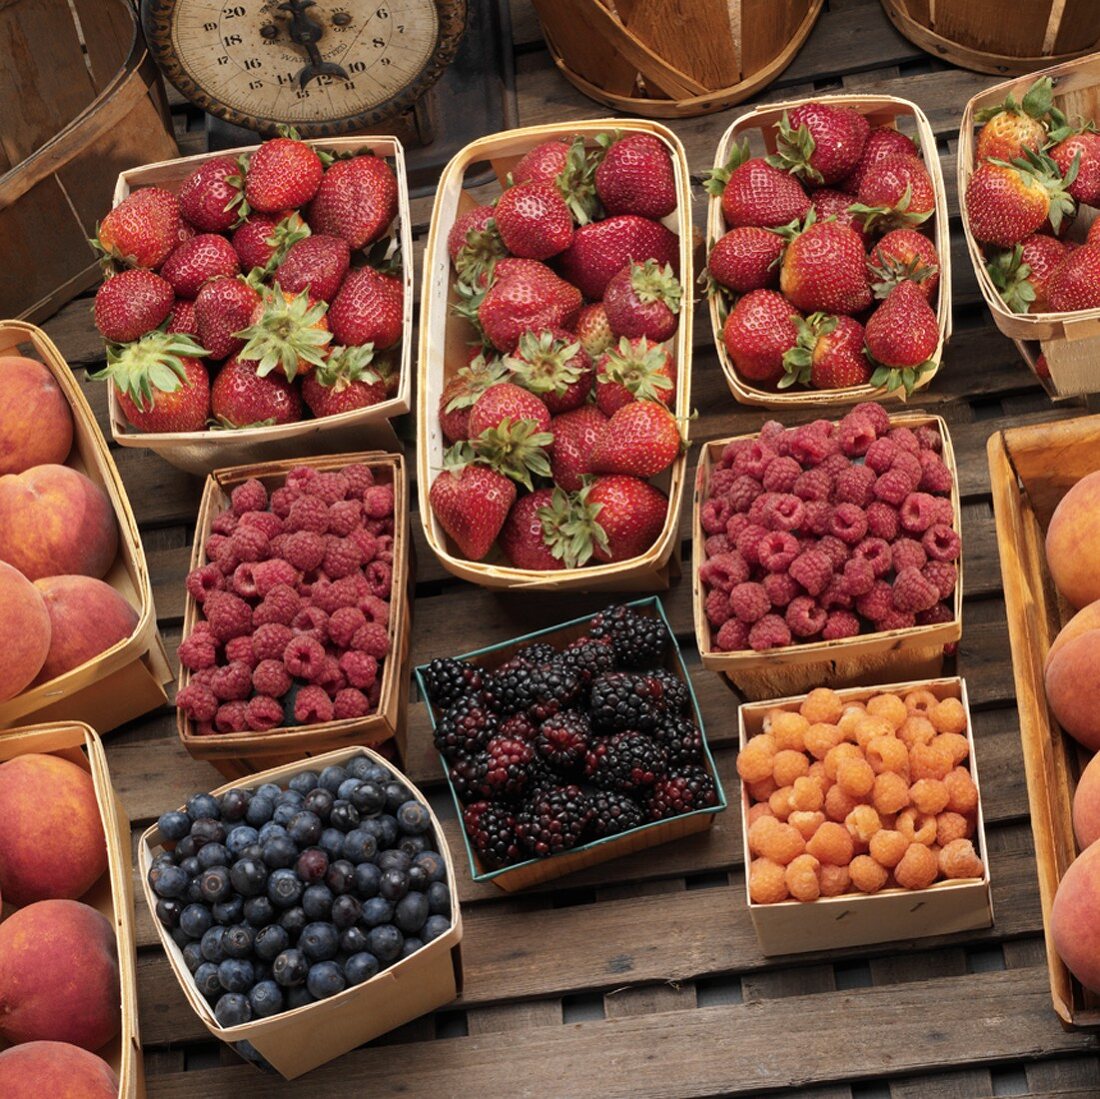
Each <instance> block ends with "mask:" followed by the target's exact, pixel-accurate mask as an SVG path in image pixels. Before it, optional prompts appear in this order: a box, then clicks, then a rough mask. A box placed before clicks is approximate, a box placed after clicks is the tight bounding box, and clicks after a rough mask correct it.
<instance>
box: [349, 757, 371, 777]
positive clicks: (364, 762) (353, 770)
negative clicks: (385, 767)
mask: <svg viewBox="0 0 1100 1099" xmlns="http://www.w3.org/2000/svg"><path fill="white" fill-rule="evenodd" d="M373 766H374V764H373V763H371V761H370V757H369V756H352V758H351V759H349V760H348V761H347V763H346V764H345V765H344V769H345V770H346V771H347V773H348V777H349V778H354V779H358V780H359V781H360V782H363V781H364V780H365V779H366V777H367V772H368V771H370V769H371V768H372V767H373Z"/></svg>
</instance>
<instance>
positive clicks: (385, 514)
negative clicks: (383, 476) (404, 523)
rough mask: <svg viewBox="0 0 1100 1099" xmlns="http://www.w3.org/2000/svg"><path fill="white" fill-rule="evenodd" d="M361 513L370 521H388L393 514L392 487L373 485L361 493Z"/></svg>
mask: <svg viewBox="0 0 1100 1099" xmlns="http://www.w3.org/2000/svg"><path fill="white" fill-rule="evenodd" d="M363 512H364V514H365V515H368V516H369V517H370V518H371V519H388V518H389V517H390V516H391V515H392V514H393V485H374V486H373V487H372V488H368V489H367V491H366V492H364V493H363Z"/></svg>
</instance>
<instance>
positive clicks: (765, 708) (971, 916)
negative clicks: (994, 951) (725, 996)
mask: <svg viewBox="0 0 1100 1099" xmlns="http://www.w3.org/2000/svg"><path fill="white" fill-rule="evenodd" d="M916 689H923V690H927V691H931V692H932V694H934V695H935V696H936V697H937V698H940V699H944V698H957V699H959V700H960V701H961V702H962V704H963V706H964V708H965V709H966V716H967V722H966V738H967V740H968V741H969V743H970V756H969V767H970V777H971V778H972V779H973V780H974V784H975V786H978V821H977V829H976V832H975V836H974V846H975V848H976V849H977V850H978V852H979V854H980V855H981V856H982V859H983V862H984V866H985V869H984V874H983V876H982V877H981V878H980V879H979V878H973V879H971V878H967V879H958V880H955V881H940V882H936V883H934V884H933V885H930V886H928V887H927V888H925V889H921V890H911V889H900V888H893V889H884V890H882V891H881V892H879V893H874V894H866V895H864V894H859V893H845V894H842V895H841V896H838V897H818V899H817V900H814V901H797V900H788V901H780V902H779V903H777V904H757V903H756V902H755V901H753V900H752V899H751V898H750V897H749V895H748V873H747V868H748V866H749V864H750V863H751V862H752V854H751V853H750V851H749V843H748V831H749V830H748V812H749V794H748V790H747V788H746V786H745V784H744V783H742V784H741V833H742V843H743V848H744V854H745V867H746V874H745V898H746V901H747V903H748V906H749V916H750V917H751V918H752V923H753V927H754V928H755V929H756V937H757V938H758V939H759V940H760V948H761V950H763V952H764V953H765V954H767V955H774V954H798V953H804V952H805V951H809V950H837V949H840V948H841V947H847V946H865V945H868V944H870V943H880V942H889V941H892V940H901V939H917V938H922V937H924V936H928V935H949V934H952V933H954V932H957V931H970V930H974V929H976V928H982V927H992V926H993V899H992V896H991V894H990V884H989V848H988V846H987V844H986V840H985V823H984V820H983V818H982V800H981V787H980V785H979V784H978V765H977V762H976V760H975V758H974V730H973V725H972V723H971V721H970V703H969V701H968V700H967V695H966V681H965V680H963V679H958V678H949V679H931V680H917V681H913V682H908V683H901V684H891V685H888V686H884V687H855V688H848V689H846V690H840V691H837V694H839V695H840V697H841V698H842V699H844V700H845V701H858V702H863V701H866V700H867V699H868V698H870V697H871V696H872V695H875V694H879V693H881V692H882V691H896V692H905V691H911V690H916ZM805 697H806V696H805V695H800V696H798V697H794V698H781V699H778V700H777V701H773V702H753V703H748V704H745V705H743V706H741V707H740V709H739V713H738V736H739V741H738V743H739V746H740V747H741V748H744V746H745V743H746V741H747V740H748V739H749V737H751V736H755V735H756V734H757V733H759V732H762V731H763V724H764V718H765V716H766V715H767V713H768V712H769V711H770V710H775V709H780V710H797V709H798V707H799V706H800V705H801V703H802V702H803V701H804V700H805Z"/></svg>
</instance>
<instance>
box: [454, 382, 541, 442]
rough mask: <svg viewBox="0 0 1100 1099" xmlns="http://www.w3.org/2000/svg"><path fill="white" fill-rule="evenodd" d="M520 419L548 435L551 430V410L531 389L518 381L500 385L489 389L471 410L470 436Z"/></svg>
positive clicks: (500, 383)
mask: <svg viewBox="0 0 1100 1099" xmlns="http://www.w3.org/2000/svg"><path fill="white" fill-rule="evenodd" d="M520 420H529V421H530V422H531V423H532V424H534V426H535V430H536V431H537V432H544V431H546V430H547V429H548V428H549V427H550V411H549V409H547V407H546V405H544V404H543V403H542V401H540V400H539V399H538V397H536V396H535V395H534V393H532V392H530V390H527V389H523V388H522V387H521V386H518V385H516V384H515V383H514V382H498V383H497V384H496V385H491V386H490V387H489V388H488V389H486V390H485V392H484V393H482V394H481V396H480V397H478V399H477V400H476V401H475V402H474V406H473V408H471V409H470V422H469V429H470V437H471V438H476V437H477V436H479V435H481V434H482V433H483V432H485V431H489V430H491V429H492V428H496V427H500V426H501V425H502V424H505V423H507V422H512V423H516V422H518V421H520Z"/></svg>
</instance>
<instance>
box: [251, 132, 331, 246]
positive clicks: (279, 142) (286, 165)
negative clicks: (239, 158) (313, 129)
mask: <svg viewBox="0 0 1100 1099" xmlns="http://www.w3.org/2000/svg"><path fill="white" fill-rule="evenodd" d="M324 171H325V169H324V165H323V164H322V163H321V158H320V157H319V156H318V155H317V154H316V153H315V152H314V151H313V149H311V148H310V147H309V146H308V145H307V144H306V143H305V142H304V141H299V140H298V139H297V138H294V137H273V138H271V140H270V141H265V142H263V143H262V144H261V145H260V147H259V148H258V149H257V150H256V151H255V152H254V153H253V154H252V158H251V159H250V160H249V162H248V170H247V171H246V172H245V176H244V197H245V200H246V202H247V203H248V206H249V208H250V209H252V210H259V211H260V213H262V214H271V213H274V212H275V211H276V210H293V209H297V208H298V207H299V206H304V205H305V204H306V203H307V202H309V200H310V199H311V198H313V196H314V195H315V194H316V193H317V188H318V187H320V185H321V177H322V175H324ZM311 228H312V225H311Z"/></svg>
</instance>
